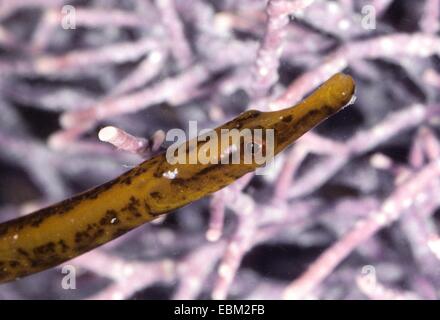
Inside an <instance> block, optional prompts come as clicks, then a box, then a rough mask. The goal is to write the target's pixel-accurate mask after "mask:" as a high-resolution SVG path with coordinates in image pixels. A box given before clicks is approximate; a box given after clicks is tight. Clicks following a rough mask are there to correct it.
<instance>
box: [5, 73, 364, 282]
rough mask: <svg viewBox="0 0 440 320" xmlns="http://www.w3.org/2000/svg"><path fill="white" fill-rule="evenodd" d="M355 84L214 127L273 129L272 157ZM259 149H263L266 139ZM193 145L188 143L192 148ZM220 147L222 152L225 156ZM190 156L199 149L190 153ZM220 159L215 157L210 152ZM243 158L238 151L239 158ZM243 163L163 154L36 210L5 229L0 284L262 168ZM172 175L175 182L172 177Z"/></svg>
mask: <svg viewBox="0 0 440 320" xmlns="http://www.w3.org/2000/svg"><path fill="white" fill-rule="evenodd" d="M354 90H355V84H354V81H353V79H352V78H351V77H350V76H348V75H345V74H342V73H339V74H336V75H334V76H333V77H332V78H330V79H329V80H327V81H326V82H325V83H324V84H323V85H322V86H321V87H319V88H318V89H316V90H315V91H314V92H313V93H312V94H310V95H309V96H308V97H307V98H306V99H305V100H303V101H302V102H300V103H299V104H297V105H295V106H293V107H290V108H287V109H283V110H280V111H272V112H260V111H256V110H249V111H246V112H244V113H242V114H241V115H239V116H238V117H236V118H235V119H233V120H231V121H229V122H227V123H225V124H224V125H222V126H220V127H218V128H216V129H214V131H215V132H216V133H219V134H220V131H221V130H222V129H234V128H236V129H244V128H248V129H256V128H260V129H273V132H274V154H277V153H279V152H281V151H282V150H283V149H285V148H286V147H287V146H288V145H289V144H291V143H292V142H293V141H295V140H297V139H298V138H299V137H300V136H302V135H303V134H304V133H306V132H307V131H309V130H310V129H312V128H313V127H315V126H316V125H317V124H319V123H320V122H321V121H323V120H325V119H326V118H328V117H329V116H331V115H333V114H334V113H336V112H338V111H339V110H340V109H341V108H343V107H344V106H346V105H347V104H348V103H349V102H350V100H351V99H352V97H353V95H354ZM254 143H256V144H257V145H254V147H261V148H264V147H265V146H264V145H263V144H262V145H259V143H260V142H258V141H257V142H254ZM189 144H190V142H188V141H187V142H186V146H188V145H189ZM225 147H228V146H222V145H220V144H219V145H218V148H219V150H218V151H219V154H222V152H225V150H223V149H222V148H225ZM185 152H186V154H187V155H188V156H190V155H191V154H192V153H193V152H195V150H194V149H191V148H189V147H186V148H185ZM212 156H214V154H213V155H212ZM242 156H243V155H242V154H240V157H242ZM260 165H261V164H258V163H256V162H251V163H247V164H245V163H243V162H240V164H233V163H229V164H222V163H217V164H216V163H215V162H214V163H207V164H201V163H196V164H179V163H177V164H171V163H169V161H167V158H166V155H165V153H163V154H159V155H157V156H155V157H153V158H151V159H149V160H146V161H145V162H143V163H141V164H140V165H138V166H137V167H135V168H133V169H131V170H129V171H127V172H126V173H124V174H122V175H121V176H119V177H117V178H116V179H114V180H111V181H109V182H107V183H104V184H102V185H100V186H97V187H95V188H93V189H90V190H88V191H85V192H83V193H80V194H78V195H76V196H73V197H72V198H69V199H67V200H64V201H61V202H59V203H56V204H54V205H51V206H49V207H47V208H43V209H41V210H38V211H36V212H34V213H31V214H29V215H26V216H24V217H20V218H17V219H14V220H10V221H7V222H4V223H2V224H0V283H3V282H7V281H11V280H14V279H18V278H21V277H24V276H28V275H31V274H33V273H36V272H39V271H42V270H45V269H48V268H51V267H54V266H56V265H59V264H61V263H62V262H65V261H67V260H69V259H72V258H74V257H76V256H79V255H81V254H83V253H85V252H87V251H90V250H92V249H94V248H96V247H98V246H100V245H102V244H104V243H106V242H108V241H110V240H113V239H115V238H117V237H119V236H121V235H122V234H124V233H126V232H128V231H130V230H132V229H134V228H136V227H138V226H140V225H142V224H144V223H146V222H148V221H151V220H153V219H155V218H157V217H158V216H159V215H162V214H165V213H167V212H170V211H173V210H175V209H177V208H180V207H182V206H184V205H187V204H189V203H191V202H193V201H196V200H198V199H200V198H202V197H205V196H207V195H209V194H211V193H213V192H215V191H217V190H219V189H221V188H224V187H226V186H227V185H229V184H231V183H232V182H234V181H235V180H237V179H238V178H240V177H241V176H243V175H244V174H246V173H248V172H251V171H253V170H255V169H256V168H258V167H259V166H260ZM170 172H171V173H174V174H175V177H173V178H170V177H169V176H168V175H167V173H170Z"/></svg>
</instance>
